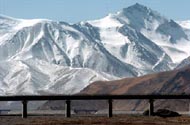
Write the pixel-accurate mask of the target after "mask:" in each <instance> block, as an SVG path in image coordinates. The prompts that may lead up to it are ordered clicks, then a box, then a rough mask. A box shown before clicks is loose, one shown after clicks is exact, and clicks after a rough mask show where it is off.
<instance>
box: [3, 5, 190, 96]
mask: <svg viewBox="0 0 190 125" xmlns="http://www.w3.org/2000/svg"><path fill="white" fill-rule="evenodd" d="M189 36H190V35H188V32H187V31H186V30H185V29H184V28H182V27H181V26H180V25H178V24H177V23H176V22H175V21H173V20H168V19H167V18H165V17H163V16H161V15H160V14H159V13H157V12H155V11H153V10H151V9H149V8H147V7H145V6H143V5H140V4H135V5H133V6H131V7H128V8H124V9H123V10H122V11H120V12H117V13H115V14H109V15H108V16H106V17H104V18H102V19H99V20H94V21H86V22H84V21H83V22H80V23H77V24H69V23H66V22H54V21H51V20H47V19H33V20H23V19H14V18H11V17H7V16H2V15H0V63H1V64H0V84H1V86H2V88H1V89H0V94H44V93H45V94H46V93H64V94H73V93H77V92H79V91H80V90H82V89H83V88H84V87H85V86H87V85H89V83H91V81H95V80H111V79H117V78H122V77H135V76H141V75H145V74H150V73H154V72H160V71H166V70H171V69H172V68H173V67H174V65H175V63H178V62H179V61H181V60H182V59H184V58H186V57H188V56H189V55H190V50H189V47H190V41H189ZM23 74H25V75H23ZM23 76H26V77H23ZM79 82H80V83H79Z"/></svg>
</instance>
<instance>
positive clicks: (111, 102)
mask: <svg viewBox="0 0 190 125" xmlns="http://www.w3.org/2000/svg"><path fill="white" fill-rule="evenodd" d="M112 116H113V100H112V99H109V100H108V117H109V118H111V117H112Z"/></svg>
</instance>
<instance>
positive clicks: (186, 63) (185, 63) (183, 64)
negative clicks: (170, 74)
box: [176, 57, 190, 69]
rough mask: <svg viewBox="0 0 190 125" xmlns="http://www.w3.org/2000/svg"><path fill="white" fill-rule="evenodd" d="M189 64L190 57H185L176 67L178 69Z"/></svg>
mask: <svg viewBox="0 0 190 125" xmlns="http://www.w3.org/2000/svg"><path fill="white" fill-rule="evenodd" d="M187 65H190V57H188V58H186V59H184V60H183V61H181V63H179V64H178V66H177V67H176V69H180V68H183V67H185V66H187Z"/></svg>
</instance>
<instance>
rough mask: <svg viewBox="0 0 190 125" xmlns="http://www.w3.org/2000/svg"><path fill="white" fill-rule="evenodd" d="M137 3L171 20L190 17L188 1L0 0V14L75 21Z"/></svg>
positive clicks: (100, 15) (105, 13) (98, 16)
mask: <svg viewBox="0 0 190 125" xmlns="http://www.w3.org/2000/svg"><path fill="white" fill-rule="evenodd" d="M137 2H138V3H140V4H143V5H146V6H148V7H150V8H152V9H153V10H156V11H158V12H160V13H161V14H162V15H164V16H166V17H168V18H172V19H174V20H187V19H190V7H189V6H190V0H0V14H4V15H7V16H12V17H16V18H27V19H31V18H48V19H52V20H57V21H66V22H70V23H76V22H79V21H85V20H93V19H98V18H102V17H104V16H106V15H107V14H108V13H114V12H117V11H120V10H121V9H122V8H126V7H128V6H130V5H133V4H135V3H137Z"/></svg>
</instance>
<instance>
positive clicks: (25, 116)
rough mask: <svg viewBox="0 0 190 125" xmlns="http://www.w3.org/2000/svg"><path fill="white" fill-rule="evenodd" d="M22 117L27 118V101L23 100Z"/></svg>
mask: <svg viewBox="0 0 190 125" xmlns="http://www.w3.org/2000/svg"><path fill="white" fill-rule="evenodd" d="M22 118H27V101H26V100H23V101H22Z"/></svg>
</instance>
